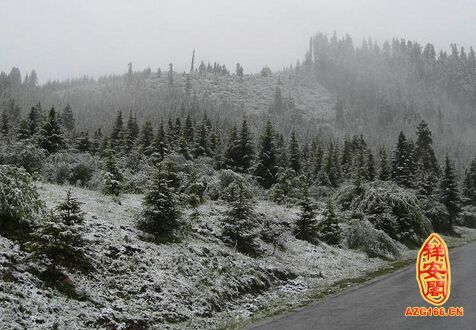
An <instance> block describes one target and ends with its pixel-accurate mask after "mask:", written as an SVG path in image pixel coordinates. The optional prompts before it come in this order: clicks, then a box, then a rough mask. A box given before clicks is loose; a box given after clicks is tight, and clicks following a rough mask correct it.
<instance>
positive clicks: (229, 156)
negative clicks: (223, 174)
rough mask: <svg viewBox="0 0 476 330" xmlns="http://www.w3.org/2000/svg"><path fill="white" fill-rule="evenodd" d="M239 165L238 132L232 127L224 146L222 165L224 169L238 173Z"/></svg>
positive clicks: (239, 145) (239, 143)
mask: <svg viewBox="0 0 476 330" xmlns="http://www.w3.org/2000/svg"><path fill="white" fill-rule="evenodd" d="M240 163H241V141H240V139H239V137H238V130H237V128H236V125H234V126H233V127H232V129H231V131H230V135H229V137H228V143H227V145H226V149H225V154H224V159H223V165H224V167H225V168H226V169H230V170H233V171H235V172H240Z"/></svg>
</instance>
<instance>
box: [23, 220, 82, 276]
mask: <svg viewBox="0 0 476 330" xmlns="http://www.w3.org/2000/svg"><path fill="white" fill-rule="evenodd" d="M83 245H84V240H83V238H82V237H81V234H80V232H79V230H78V227H76V226H70V225H67V224H66V223H65V222H64V221H62V219H61V217H59V216H58V215H56V214H55V213H54V212H51V213H50V214H49V216H47V218H46V220H45V221H43V222H42V223H41V225H40V226H39V227H38V228H37V229H36V230H35V231H34V232H33V234H32V247H33V251H34V252H33V255H34V256H35V257H36V258H40V257H42V256H44V257H46V258H47V259H48V260H49V266H48V269H47V270H46V272H45V273H47V274H48V275H49V276H50V277H53V278H50V280H52V281H54V280H56V278H54V277H55V276H57V275H58V273H57V267H58V266H59V265H64V266H67V267H71V268H76V269H82V270H85V269H88V268H89V266H90V262H89V260H88V259H87V257H86V256H85V254H84V252H83V250H82V249H81V247H82V246H83Z"/></svg>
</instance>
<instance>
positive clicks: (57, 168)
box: [43, 152, 99, 187]
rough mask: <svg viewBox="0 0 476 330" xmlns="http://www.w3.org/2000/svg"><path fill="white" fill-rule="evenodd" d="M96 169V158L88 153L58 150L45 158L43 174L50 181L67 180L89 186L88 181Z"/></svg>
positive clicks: (73, 183)
mask: <svg viewBox="0 0 476 330" xmlns="http://www.w3.org/2000/svg"><path fill="white" fill-rule="evenodd" d="M98 169H99V160H98V158H97V157H94V156H91V155H90V154H88V153H69V152H59V153H56V154H51V155H50V156H49V157H48V158H47V159H46V160H45V165H44V169H43V176H44V178H45V179H46V180H47V181H48V182H52V183H57V184H64V183H66V182H68V183H70V184H72V185H79V186H88V187H90V181H91V179H92V177H93V175H94V173H96V172H97V171H98Z"/></svg>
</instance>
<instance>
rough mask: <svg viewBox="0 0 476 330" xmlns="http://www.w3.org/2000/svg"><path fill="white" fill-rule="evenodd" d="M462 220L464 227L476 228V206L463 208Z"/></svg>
mask: <svg viewBox="0 0 476 330" xmlns="http://www.w3.org/2000/svg"><path fill="white" fill-rule="evenodd" d="M460 218H461V224H462V225H463V226H466V227H470V228H476V206H465V207H463V209H462V210H461V214H460Z"/></svg>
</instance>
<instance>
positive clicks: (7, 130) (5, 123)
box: [0, 111, 10, 137]
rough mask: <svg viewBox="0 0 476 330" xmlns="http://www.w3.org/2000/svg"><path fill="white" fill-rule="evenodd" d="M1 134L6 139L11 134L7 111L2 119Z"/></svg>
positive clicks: (3, 113)
mask: <svg viewBox="0 0 476 330" xmlns="http://www.w3.org/2000/svg"><path fill="white" fill-rule="evenodd" d="M0 133H1V134H2V135H3V136H4V137H6V136H8V134H10V122H9V119H8V115H7V112H6V111H3V112H2V119H1V123H0Z"/></svg>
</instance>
